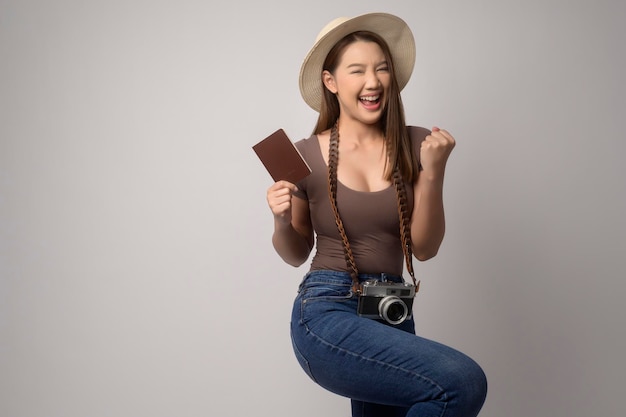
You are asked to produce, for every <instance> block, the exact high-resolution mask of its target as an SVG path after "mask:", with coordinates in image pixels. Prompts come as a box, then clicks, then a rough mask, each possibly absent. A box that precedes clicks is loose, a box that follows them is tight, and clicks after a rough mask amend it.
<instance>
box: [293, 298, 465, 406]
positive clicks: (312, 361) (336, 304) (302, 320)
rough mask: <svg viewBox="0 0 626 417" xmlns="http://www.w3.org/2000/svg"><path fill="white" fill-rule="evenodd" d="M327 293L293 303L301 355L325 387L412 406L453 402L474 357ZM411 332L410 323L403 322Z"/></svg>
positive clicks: (367, 399)
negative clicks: (363, 314)
mask: <svg viewBox="0 0 626 417" xmlns="http://www.w3.org/2000/svg"><path fill="white" fill-rule="evenodd" d="M348 293H349V289H348V292H346V293H341V292H339V293H333V294H331V293H330V292H328V293H323V294H320V293H318V294H316V296H315V297H311V298H307V297H306V295H304V296H302V297H300V296H299V297H298V298H297V299H296V302H295V303H294V310H293V317H292V337H293V341H294V349H295V351H296V356H297V357H298V360H299V361H300V363H301V364H302V366H303V368H304V369H305V370H306V371H307V373H308V374H309V376H310V377H311V378H312V379H313V380H314V381H315V382H317V383H318V384H319V385H321V386H323V387H324V388H326V389H328V390H330V391H332V392H335V393H337V394H339V395H342V396H345V397H349V398H351V399H353V400H356V401H362V402H368V403H376V404H384V405H392V406H396V407H411V406H412V405H414V404H415V403H418V402H425V401H430V402H437V401H441V402H442V404H443V403H444V402H446V401H448V396H449V395H451V394H450V393H451V392H453V391H454V390H455V389H456V387H458V386H459V385H461V384H463V382H467V381H464V378H465V369H467V367H468V366H470V363H472V364H473V361H471V359H469V358H468V357H466V356H465V355H463V354H461V353H460V352H458V351H456V350H454V349H451V348H449V347H447V346H444V345H442V344H439V343H437V342H434V341H431V340H427V339H424V338H421V337H418V336H415V335H414V334H412V333H410V332H407V331H403V330H402V329H400V328H396V327H392V326H389V325H387V324H384V323H382V322H379V321H376V320H371V319H366V318H361V317H359V316H358V315H357V314H356V312H355V311H356V299H355V298H354V297H348V295H349V294H348ZM403 327H404V330H411V328H412V326H411V323H410V322H405V323H404V324H403Z"/></svg>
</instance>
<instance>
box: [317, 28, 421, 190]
mask: <svg viewBox="0 0 626 417" xmlns="http://www.w3.org/2000/svg"><path fill="white" fill-rule="evenodd" d="M356 41H365V42H374V43H376V44H378V46H380V48H381V49H382V51H383V54H384V55H385V59H386V61H387V64H388V65H389V73H390V74H391V83H390V85H389V89H388V91H387V95H386V97H387V103H386V105H385V108H384V111H383V114H382V115H381V117H380V120H379V122H378V123H379V128H380V130H381V131H382V132H383V134H384V135H385V141H386V146H387V150H388V154H389V161H388V162H389V163H388V164H387V168H386V170H385V179H387V180H388V181H391V178H392V174H393V169H394V167H395V166H396V165H397V166H398V169H399V170H400V175H401V176H402V178H403V179H404V180H405V181H407V182H409V183H412V182H414V181H415V180H416V179H417V173H418V166H417V158H416V156H415V155H414V152H413V147H412V146H411V138H410V137H409V132H408V130H407V127H406V123H405V119H404V106H403V105H402V98H401V97H400V88H399V87H398V81H397V79H396V75H395V69H394V66H393V57H392V56H391V52H390V51H389V46H387V42H385V40H384V39H383V38H381V37H380V36H378V35H377V34H376V33H373V32H368V31H359V32H353V33H351V34H349V35H347V36H346V37H344V38H343V39H341V40H340V41H339V42H337V43H336V44H335V46H333V48H332V49H331V50H330V52H329V53H328V55H327V56H326V60H325V61H324V66H323V70H324V71H328V72H330V73H331V74H333V73H334V71H335V70H336V69H337V65H339V60H340V59H341V56H342V54H343V51H344V50H345V48H347V47H348V45H350V44H352V43H354V42H356ZM321 82H322V74H321V73H320V83H321ZM322 90H323V92H324V93H323V94H324V95H323V98H322V105H321V108H320V114H319V117H318V119H317V124H316V126H315V129H314V130H313V134H315V135H317V134H319V133H322V132H323V131H325V130H327V129H330V127H331V126H332V125H333V124H335V122H336V121H337V119H338V118H339V101H338V100H337V97H336V96H335V94H333V93H331V92H330V91H329V90H328V89H327V88H326V87H325V86H323V88H322Z"/></svg>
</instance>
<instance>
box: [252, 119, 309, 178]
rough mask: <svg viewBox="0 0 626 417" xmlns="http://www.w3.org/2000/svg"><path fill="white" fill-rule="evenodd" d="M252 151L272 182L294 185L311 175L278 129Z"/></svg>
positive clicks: (294, 148) (287, 138)
mask: <svg viewBox="0 0 626 417" xmlns="http://www.w3.org/2000/svg"><path fill="white" fill-rule="evenodd" d="M252 149H254V151H255V152H256V154H257V156H258V157H259V159H260V160H261V162H262V163H263V165H265V168H266V169H267V172H269V173H270V175H271V177H272V178H273V179H274V181H280V180H285V181H289V182H290V183H292V184H295V183H297V182H298V181H300V180H302V179H304V178H305V177H306V176H307V175H309V174H310V173H311V168H310V167H309V165H308V164H307V163H306V161H305V160H304V158H302V155H300V152H299V151H298V148H296V146H295V145H294V144H293V143H292V142H291V140H290V139H289V137H288V136H287V134H286V133H285V131H284V130H283V129H278V130H277V131H276V132H274V133H272V134H271V135H269V136H268V137H266V138H265V139H263V140H262V141H261V142H259V143H257V144H256V145H254V146H253V147H252Z"/></svg>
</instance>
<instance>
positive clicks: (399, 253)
mask: <svg viewBox="0 0 626 417" xmlns="http://www.w3.org/2000/svg"><path fill="white" fill-rule="evenodd" d="M414 62H415V43H414V39H413V35H412V34H411V31H410V29H409V28H408V27H407V25H406V23H405V22H404V21H402V20H401V19H399V18H397V17H395V16H392V15H389V14H383V13H373V14H367V15H363V16H359V17H355V18H351V19H344V18H341V19H336V20H334V21H332V22H331V23H329V24H328V25H327V26H326V27H325V28H324V29H322V31H321V32H320V35H319V36H318V38H317V41H316V43H315V45H314V46H313V48H312V49H311V51H310V52H309V54H308V55H307V57H306V58H305V60H304V63H303V65H302V69H301V73H300V90H301V93H302V96H303V98H304V100H305V101H306V102H307V104H309V105H310V106H311V107H312V108H313V109H315V110H316V111H318V112H319V118H318V121H317V125H316V127H315V129H314V132H313V135H312V136H311V138H309V139H306V140H302V141H299V142H297V143H296V146H297V147H298V149H299V150H300V152H301V153H302V155H303V157H304V158H305V159H306V160H307V162H308V164H309V165H310V167H311V169H312V173H311V175H309V176H308V177H307V178H306V179H304V180H303V181H301V182H299V183H298V184H297V185H296V184H291V183H288V182H286V181H278V182H277V183H275V184H274V185H272V186H271V187H270V188H269V189H268V191H267V200H268V204H269V206H270V208H271V210H272V213H273V215H274V234H273V237H272V241H273V244H274V247H275V249H276V251H277V253H278V254H279V255H280V256H281V258H282V259H283V260H284V261H285V262H287V263H288V264H290V265H294V266H299V265H301V264H302V263H304V262H305V261H306V260H307V259H308V257H309V255H310V253H311V251H312V249H313V247H314V243H315V248H316V250H315V255H314V257H313V259H312V263H311V268H310V271H309V272H308V273H307V274H306V276H305V278H304V280H303V281H302V283H301V285H300V288H299V292H298V296H297V297H296V300H295V303H294V309H293V315H292V323H291V332H292V340H293V346H294V351H295V354H296V357H297V358H298V361H299V362H300V364H301V365H302V367H303V369H304V370H305V372H306V373H307V374H308V375H309V376H310V377H311V378H312V379H313V380H314V381H315V382H316V383H318V384H319V385H321V386H323V387H324V388H326V389H328V390H330V391H332V392H335V393H337V394H339V395H342V396H346V397H348V398H351V400H352V415H353V416H355V417H356V416H362V417H364V416H368V417H374V416H380V417H390V416H419V417H428V416H448V417H457V416H458V417H461V416H462V417H470V416H476V415H477V414H478V412H479V410H480V408H481V407H482V404H483V402H484V399H485V395H486V385H487V384H486V379H485V375H484V373H483V371H482V370H481V368H480V367H479V366H478V365H477V364H476V363H475V362H474V361H473V360H472V359H470V358H468V357H467V356H465V355H464V354H462V353H460V352H458V351H456V350H453V349H451V348H449V347H446V346H443V345H441V344H439V343H436V342H433V341H430V340H427V339H424V338H421V337H419V336H416V335H415V326H414V321H413V318H412V315H411V314H410V310H411V306H412V297H413V294H414V292H416V291H417V288H418V286H414V285H413V284H412V283H404V280H403V278H402V272H403V268H404V266H403V258H404V259H405V261H406V267H407V270H408V271H409V273H410V274H411V276H412V277H413V270H412V256H415V257H416V258H417V259H419V260H421V261H425V260H427V259H429V258H431V257H433V256H435V255H436V253H437V251H438V249H439V246H440V245H441V242H442V240H443V237H444V230H445V219H444V210H443V199H442V191H443V178H444V171H445V166H446V162H447V160H448V156H449V155H450V152H451V151H452V149H453V148H454V145H455V140H454V138H453V137H452V135H450V133H448V132H447V131H445V130H443V129H439V128H433V129H432V131H429V130H427V129H423V128H416V127H407V126H406V125H405V121H404V110H403V106H402V101H401V98H400V91H401V89H402V88H403V87H404V86H405V85H406V83H407V82H408V80H409V77H410V75H411V72H412V70H413V65H414ZM315 237H316V238H317V241H316V242H315ZM413 278H414V277H413ZM414 283H415V282H414ZM390 289H391V290H393V292H394V293H395V291H396V289H406V290H407V292H405V293H403V294H404V296H403V297H399V298H389V299H387V298H385V299H384V301H385V302H386V301H389V300H391V301H390V303H391V304H390V305H391V306H392V307H389V309H388V310H385V309H379V307H381V308H382V301H380V300H383V299H382V298H380V297H379V298H375V297H373V296H372V295H368V294H369V293H368V291H370V290H371V291H376V293H375V294H378V291H379V290H380V291H383V292H384V291H389V290H390ZM385 294H388V293H385ZM372 300H373V301H372ZM372 302H373V304H372ZM368 303H369V304H368ZM385 308H386V307H385ZM383 310H384V311H383Z"/></svg>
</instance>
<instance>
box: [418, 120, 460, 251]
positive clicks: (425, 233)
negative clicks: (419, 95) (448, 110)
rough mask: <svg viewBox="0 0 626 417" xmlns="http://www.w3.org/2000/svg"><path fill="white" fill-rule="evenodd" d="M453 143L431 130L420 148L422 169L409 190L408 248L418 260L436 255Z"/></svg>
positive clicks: (443, 225)
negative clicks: (411, 207)
mask: <svg viewBox="0 0 626 417" xmlns="http://www.w3.org/2000/svg"><path fill="white" fill-rule="evenodd" d="M455 143H456V142H455V140H454V138H453V137H452V135H450V133H448V132H447V131H445V130H440V129H439V128H436V127H435V128H433V131H432V132H431V134H430V135H428V136H426V138H425V139H424V141H423V142H422V145H421V148H420V161H421V164H422V167H423V169H422V171H421V172H420V174H419V177H418V179H417V181H416V182H415V185H414V188H413V193H414V197H413V198H414V202H413V215H412V217H411V240H412V244H413V247H412V249H413V253H414V254H415V257H416V258H417V259H419V260H420V261H425V260H428V259H430V258H432V257H434V256H435V255H437V252H438V251H439V247H440V246H441V242H442V241H443V237H444V235H445V229H446V222H445V216H444V209H443V178H444V173H445V168H446V162H447V160H448V157H449V156H450V153H451V152H452V149H453V148H454V146H455Z"/></svg>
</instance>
